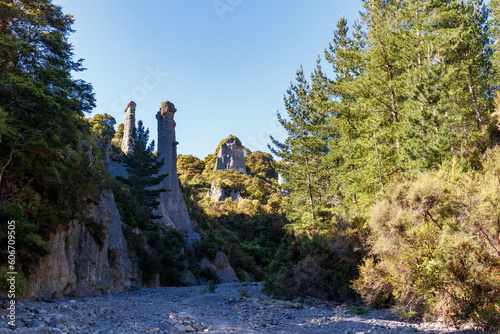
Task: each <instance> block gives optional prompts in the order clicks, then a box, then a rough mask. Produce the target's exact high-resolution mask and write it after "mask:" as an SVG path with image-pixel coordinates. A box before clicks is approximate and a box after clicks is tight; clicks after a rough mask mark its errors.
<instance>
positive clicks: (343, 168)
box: [325, 16, 365, 204]
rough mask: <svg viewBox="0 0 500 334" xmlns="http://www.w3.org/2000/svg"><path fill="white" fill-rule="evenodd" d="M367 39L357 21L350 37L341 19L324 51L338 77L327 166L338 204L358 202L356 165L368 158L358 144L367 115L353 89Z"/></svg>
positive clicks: (333, 82) (332, 91) (334, 85)
mask: <svg viewBox="0 0 500 334" xmlns="http://www.w3.org/2000/svg"><path fill="white" fill-rule="evenodd" d="M364 38H365V36H364V34H363V32H362V30H361V26H360V25H359V24H358V22H355V24H354V32H353V34H352V37H350V36H349V28H348V24H347V20H346V19H345V18H344V17H343V16H342V17H341V18H340V19H339V21H338V23H337V29H336V30H335V31H334V38H333V42H332V43H330V46H329V49H328V50H325V58H326V60H327V61H328V62H329V63H331V64H332V67H333V72H334V75H335V77H334V78H333V79H332V80H330V81H329V85H328V91H329V92H330V94H331V95H332V97H331V100H332V101H331V103H332V106H331V108H332V110H333V111H334V114H333V115H331V116H330V118H329V119H328V124H329V131H330V137H331V139H330V147H331V150H330V151H329V154H328V157H327V159H326V163H328V164H329V165H330V167H334V169H332V168H330V173H331V176H330V181H331V188H332V189H331V190H332V194H334V195H333V196H335V197H336V199H337V201H338V202H339V204H340V203H342V204H347V202H346V201H345V199H346V198H350V199H352V203H357V195H356V193H357V191H358V190H359V184H360V183H363V182H364V181H363V180H362V178H361V175H359V168H357V167H356V166H357V165H359V164H362V162H361V161H362V160H363V159H364V157H365V152H364V151H362V150H360V145H359V143H358V140H359V139H360V133H359V131H358V128H359V124H358V123H359V122H363V118H364V117H365V116H363V112H361V111H360V110H356V99H357V96H356V94H355V92H354V90H353V87H352V85H353V82H354V80H355V79H356V78H357V77H358V76H359V75H360V74H361V73H362V72H363V56H362V50H363V49H364Z"/></svg>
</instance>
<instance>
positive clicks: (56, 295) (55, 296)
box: [50, 291, 64, 301]
mask: <svg viewBox="0 0 500 334" xmlns="http://www.w3.org/2000/svg"><path fill="white" fill-rule="evenodd" d="M50 298H51V299H54V300H58V301H63V300H64V296H63V295H62V293H60V292H59V291H54V292H53V293H52V296H51V297H50Z"/></svg>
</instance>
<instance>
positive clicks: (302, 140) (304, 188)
mask: <svg viewBox="0 0 500 334" xmlns="http://www.w3.org/2000/svg"><path fill="white" fill-rule="evenodd" d="M316 74H317V76H318V78H319V77H321V76H322V75H321V74H320V73H318V72H316ZM318 80H319V79H318ZM296 81H297V83H296V84H292V85H291V86H290V88H289V89H288V91H287V96H285V98H284V101H285V108H286V111H287V116H288V119H285V118H283V117H282V116H281V114H280V113H279V112H278V120H279V122H280V123H281V125H282V126H283V127H284V128H285V130H286V131H287V133H288V137H287V138H286V139H285V141H284V142H283V143H281V142H279V141H278V140H276V139H274V138H273V137H271V141H272V143H273V145H274V147H272V146H271V145H269V148H270V150H271V151H272V152H273V154H275V155H276V156H278V157H280V158H282V159H283V163H280V164H277V170H278V172H279V173H281V175H282V176H283V177H284V178H285V179H287V180H289V182H288V183H287V184H286V187H287V189H288V190H289V191H290V192H291V196H290V199H291V200H290V209H291V210H289V215H290V217H293V218H294V220H296V221H302V222H304V223H307V222H311V221H315V220H316V218H317V206H318V205H319V204H320V201H321V198H320V193H321V190H320V188H321V182H320V181H319V173H318V170H319V169H320V165H321V161H322V159H323V157H324V156H325V154H326V153H327V152H328V145H327V138H326V137H325V136H326V132H324V131H323V129H324V126H325V125H326V119H327V118H326V114H325V112H326V110H324V109H321V108H318V107H317V106H316V105H314V103H313V102H312V100H313V98H314V96H313V94H312V93H311V86H310V85H309V83H308V82H307V80H306V79H305V77H304V72H303V70H302V67H301V68H300V69H299V70H298V71H297V76H296Z"/></svg>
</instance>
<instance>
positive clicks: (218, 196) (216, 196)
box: [207, 181, 242, 202]
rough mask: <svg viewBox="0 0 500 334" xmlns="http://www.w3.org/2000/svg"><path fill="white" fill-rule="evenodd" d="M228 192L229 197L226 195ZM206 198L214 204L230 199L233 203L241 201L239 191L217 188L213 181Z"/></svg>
mask: <svg viewBox="0 0 500 334" xmlns="http://www.w3.org/2000/svg"><path fill="white" fill-rule="evenodd" d="M228 192H229V195H228V194H227V193H228ZM207 196H208V197H211V198H212V200H213V201H216V202H222V201H225V200H226V199H227V198H230V199H231V200H233V201H235V202H238V201H241V199H242V198H241V194H240V192H239V190H234V189H231V190H230V191H228V190H225V189H223V188H222V187H217V186H216V185H215V183H214V181H212V185H211V186H210V190H209V191H208V193H207Z"/></svg>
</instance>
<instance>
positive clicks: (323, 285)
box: [265, 216, 365, 300]
mask: <svg viewBox="0 0 500 334" xmlns="http://www.w3.org/2000/svg"><path fill="white" fill-rule="evenodd" d="M363 225H364V223H363V221H361V220H357V221H354V222H351V221H349V220H347V219H346V218H345V217H341V216H338V217H336V218H335V220H333V221H332V222H331V223H330V224H328V225H327V226H323V227H317V228H316V229H312V228H310V227H305V228H298V227H295V226H293V225H292V226H290V229H291V230H292V231H290V232H293V233H290V234H289V235H288V236H287V238H286V239H285V240H284V241H283V242H282V244H281V245H280V248H279V250H278V252H277V253H276V255H275V256H274V260H273V261H272V263H271V265H270V267H269V275H270V276H269V277H268V279H267V280H266V282H265V291H266V292H268V293H270V294H272V295H273V296H276V297H280V298H286V299H293V298H296V297H297V296H299V297H307V296H312V297H316V298H321V299H341V300H345V299H346V298H354V291H353V290H352V289H351V288H350V287H349V282H350V281H351V280H353V279H355V278H357V275H358V271H357V266H358V263H359V262H360V260H361V259H362V257H363V255H364V252H363V245H362V243H363V240H364V238H365V231H364V227H363Z"/></svg>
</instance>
